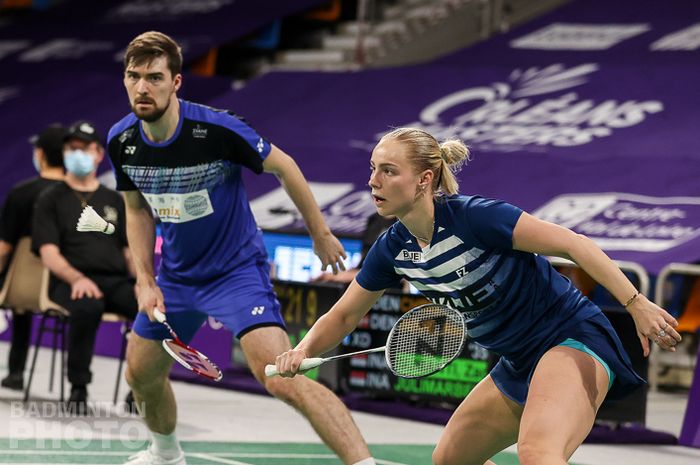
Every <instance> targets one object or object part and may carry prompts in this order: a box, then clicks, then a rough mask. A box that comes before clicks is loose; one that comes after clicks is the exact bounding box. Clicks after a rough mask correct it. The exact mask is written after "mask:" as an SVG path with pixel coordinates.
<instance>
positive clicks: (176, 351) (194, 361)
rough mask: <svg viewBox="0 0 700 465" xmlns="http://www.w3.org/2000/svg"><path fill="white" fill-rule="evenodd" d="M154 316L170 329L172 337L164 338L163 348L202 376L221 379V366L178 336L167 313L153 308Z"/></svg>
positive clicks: (180, 362)
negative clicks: (167, 317)
mask: <svg viewBox="0 0 700 465" xmlns="http://www.w3.org/2000/svg"><path fill="white" fill-rule="evenodd" d="M153 316H154V317H155V319H156V321H158V323H162V324H163V326H165V327H166V328H167V329H168V332H169V333H170V335H171V336H172V339H163V349H165V351H166V352H167V353H168V354H170V356H171V357H172V358H174V359H175V361H176V362H178V363H179V364H180V365H182V366H183V367H185V368H187V369H188V370H190V371H193V372H195V373H197V374H198V375H200V376H203V377H205V378H208V379H211V380H213V381H221V378H223V374H222V373H221V370H219V367H217V366H216V364H214V362H212V361H211V360H209V358H207V356H206V355H204V354H203V353H201V352H200V351H198V350H197V349H193V348H192V347H190V346H188V345H187V344H185V343H184V342H182V341H181V340H180V338H179V337H177V334H175V331H173V328H172V327H171V326H170V324H169V323H168V321H167V320H166V319H165V314H164V313H163V312H161V311H160V310H158V309H155V310H153Z"/></svg>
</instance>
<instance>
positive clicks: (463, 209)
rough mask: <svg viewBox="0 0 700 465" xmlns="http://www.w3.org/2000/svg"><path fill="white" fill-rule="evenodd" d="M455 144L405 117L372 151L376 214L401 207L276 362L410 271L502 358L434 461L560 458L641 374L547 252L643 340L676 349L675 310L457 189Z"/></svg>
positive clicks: (325, 343)
mask: <svg viewBox="0 0 700 465" xmlns="http://www.w3.org/2000/svg"><path fill="white" fill-rule="evenodd" d="M468 158H469V151H468V149H467V147H466V146H465V145H464V144H463V143H462V142H460V141H456V140H452V141H447V142H444V143H443V144H439V143H438V141H437V140H435V138H434V137H433V136H432V135H430V134H429V133H427V132H424V131H422V130H419V129H413V128H400V129H396V130H393V131H392V132H390V133H388V134H387V135H385V136H384V137H383V138H382V139H381V140H380V142H379V144H378V145H377V146H376V147H375V149H374V151H373V152H372V157H371V161H370V168H371V175H370V179H369V186H370V187H371V189H372V196H373V198H374V203H375V206H376V208H377V211H378V213H379V214H380V215H383V216H389V215H394V216H396V217H397V218H398V220H399V221H398V222H396V223H395V224H394V225H393V226H392V227H390V228H389V229H388V230H387V231H386V232H385V233H384V234H383V235H382V236H380V238H379V239H378V240H377V242H376V243H375V244H374V246H373V247H372V249H371V250H370V251H369V253H368V255H367V257H366V259H365V262H364V265H363V266H362V269H361V270H360V272H359V273H358V275H357V276H356V278H355V280H354V281H353V282H352V283H351V285H350V287H349V288H348V290H347V291H346V292H345V294H344V295H343V296H342V297H341V298H340V300H339V301H338V302H337V303H336V304H335V305H334V306H333V308H332V309H331V310H330V312H329V313H327V314H326V315H324V316H323V317H322V318H320V319H319V320H318V321H317V322H316V324H315V325H314V326H313V328H312V329H311V330H310V331H309V333H308V334H307V335H306V337H305V338H304V339H303V340H302V341H301V342H300V343H299V345H297V347H296V348H295V349H293V350H290V351H288V352H285V353H284V354H282V355H280V356H279V357H277V360H276V365H277V370H278V371H279V372H280V373H281V374H282V375H283V376H294V375H295V374H296V373H297V372H298V371H299V368H298V367H299V364H300V363H301V361H302V360H303V359H304V358H306V357H313V356H316V355H318V354H321V353H324V352H326V351H328V350H330V349H331V348H333V347H334V346H336V345H337V344H338V343H339V342H340V341H341V340H342V338H343V337H344V336H345V335H346V334H348V333H349V332H350V331H352V330H353V329H354V328H355V327H356V325H357V323H358V322H359V320H360V319H361V318H362V316H363V315H364V314H365V313H367V312H368V311H369V309H370V308H371V306H372V304H373V303H374V302H375V301H376V300H377V299H378V298H379V296H381V294H382V292H383V291H384V289H387V288H390V287H395V286H396V285H397V283H398V281H399V280H400V279H406V280H408V281H409V282H411V283H412V284H413V285H414V286H415V287H416V288H418V289H419V290H420V291H421V292H422V293H423V294H424V295H425V296H426V297H427V298H428V299H430V300H431V301H433V302H435V303H439V304H445V305H449V306H451V307H453V308H455V309H458V310H460V311H462V312H463V313H464V315H465V318H466V320H467V325H468V328H469V335H470V337H471V338H472V339H473V340H475V341H476V342H477V343H479V344H480V345H482V346H483V347H485V348H487V349H489V350H491V351H493V352H496V353H498V354H500V355H501V358H500V360H499V362H498V363H497V365H496V366H495V367H494V368H493V370H492V371H491V373H490V374H489V375H488V376H487V377H486V378H484V379H483V380H482V381H481V382H480V383H479V384H478V385H477V386H476V387H475V388H474V389H473V390H472V391H471V393H470V394H469V395H468V396H467V397H466V399H464V401H463V402H462V404H461V405H460V406H459V407H458V408H457V410H456V411H455V413H454V414H453V415H452V418H451V419H450V421H449V423H448V424H447V427H446V428H445V430H444V432H443V434H442V436H441V438H440V440H439V442H438V444H437V447H436V448H435V451H434V452H433V462H434V463H435V464H438V465H444V464H450V465H453V464H460V465H483V464H492V463H493V462H491V461H490V458H491V457H492V456H493V455H494V454H496V453H497V452H499V451H501V450H502V449H504V448H506V447H507V446H510V445H511V444H514V443H516V442H517V443H518V455H519V458H520V463H521V464H523V465H549V464H564V463H566V461H567V460H568V459H569V457H570V456H571V455H572V454H573V452H574V450H576V448H577V447H578V446H579V445H580V444H581V442H582V441H583V439H584V438H585V437H586V435H587V434H588V433H589V431H590V429H591V427H592V425H593V421H594V419H595V416H596V412H597V410H598V408H599V407H600V405H601V403H602V402H603V399H604V398H605V397H606V395H609V396H610V397H620V396H622V395H624V394H626V393H627V392H629V391H630V390H632V389H634V388H636V387H637V386H638V385H640V384H642V383H643V380H642V379H641V378H640V377H639V376H638V375H637V374H636V373H635V372H634V371H633V369H632V367H631V364H630V360H629V357H628V356H627V354H626V353H625V351H624V349H623V348H622V345H621V343H620V340H619V338H618V337H617V335H616V334H615V331H614V330H613V328H612V327H611V325H610V323H609V322H608V320H607V318H606V317H605V316H604V315H603V313H602V312H601V310H600V309H599V308H598V307H596V306H595V305H594V304H593V303H592V302H590V301H589V300H588V299H587V298H585V297H584V296H583V295H582V294H581V293H580V292H579V291H578V290H577V289H576V288H575V287H573V286H572V284H571V283H570V282H569V281H568V280H567V279H566V278H564V277H562V276H561V275H560V274H559V273H557V272H556V271H555V270H554V269H553V268H552V267H551V266H550V264H549V262H548V261H547V260H546V259H544V258H543V257H542V256H543V255H551V256H558V257H564V258H567V259H570V260H573V261H574V262H575V263H577V264H578V265H579V266H580V267H581V268H582V269H583V270H584V271H586V272H587V273H588V274H589V275H591V276H592V277H593V278H594V279H595V280H596V281H598V282H599V283H601V284H602V285H603V286H605V287H606V288H607V289H608V290H609V291H610V292H611V293H612V295H613V296H614V297H615V298H616V299H618V300H619V301H620V303H621V304H622V305H623V306H624V307H625V308H626V309H627V310H628V311H629V313H630V314H631V316H632V318H633V319H634V323H635V325H636V329H637V334H638V336H639V339H640V341H641V344H642V348H643V350H644V355H645V356H646V355H648V354H649V339H652V340H653V341H654V342H655V343H657V344H658V345H659V346H660V347H661V348H663V349H666V350H670V351H675V345H676V344H677V343H678V341H680V339H681V338H680V336H679V334H678V333H677V332H676V330H675V329H674V327H675V326H677V322H676V320H675V319H674V318H673V317H672V316H671V315H670V314H668V313H667V312H666V311H665V310H663V309H662V308H660V307H658V306H656V305H655V304H654V303H652V302H651V301H649V300H648V299H647V298H646V297H645V296H644V295H642V294H640V293H639V292H638V291H637V290H636V289H635V288H634V286H633V284H632V283H631V282H630V281H629V280H628V279H627V278H626V277H625V275H624V274H623V273H622V272H621V271H620V270H619V268H617V266H615V264H614V263H613V262H612V261H611V260H610V259H609V258H608V257H607V256H606V255H605V253H603V251H602V250H600V248H598V247H597V246H596V245H595V243H594V242H593V241H592V240H590V239H588V238H587V237H585V236H583V235H580V234H576V233H574V232H572V231H571V230H569V229H566V228H563V227H561V226H558V225H555V224H552V223H548V222H545V221H541V220H539V219H537V218H535V217H533V216H531V215H529V214H527V213H525V212H523V211H522V210H521V209H519V208H517V207H515V206H513V205H510V204H508V203H506V202H502V201H499V200H492V199H486V198H482V197H479V196H466V195H459V194H458V185H457V180H456V178H455V175H454V173H455V172H456V170H457V169H459V167H460V166H461V165H462V164H463V163H464V162H466V161H467V160H468Z"/></svg>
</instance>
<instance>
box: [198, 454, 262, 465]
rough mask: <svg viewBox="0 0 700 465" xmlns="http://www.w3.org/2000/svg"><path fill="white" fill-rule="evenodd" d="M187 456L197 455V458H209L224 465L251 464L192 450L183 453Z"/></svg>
mask: <svg viewBox="0 0 700 465" xmlns="http://www.w3.org/2000/svg"><path fill="white" fill-rule="evenodd" d="M185 455H186V456H188V457H197V458H199V459H204V460H209V461H210V462H217V463H224V464H226V465H252V464H250V463H247V462H239V461H237V460H231V459H222V458H221V457H214V456H213V455H209V454H203V453H200V452H194V453H192V454H185Z"/></svg>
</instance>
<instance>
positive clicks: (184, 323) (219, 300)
mask: <svg viewBox="0 0 700 465" xmlns="http://www.w3.org/2000/svg"><path fill="white" fill-rule="evenodd" d="M268 270H269V265H268V264H267V262H265V261H257V262H252V263H250V264H249V265H246V266H241V267H238V268H237V269H236V270H234V271H232V272H231V273H229V274H227V275H224V276H221V277H218V278H217V279H215V280H212V281H209V282H206V283H197V284H191V285H190V284H186V283H180V282H172V281H169V280H168V279H167V278H164V277H163V276H159V277H158V286H159V287H160V289H161V291H163V297H164V298H165V309H166V312H167V317H168V323H169V324H170V326H172V328H173V329H174V330H175V332H176V333H177V335H178V336H179V337H180V339H182V341H183V342H185V343H188V342H189V341H191V340H192V338H193V337H194V335H195V333H196V332H197V330H198V329H199V328H200V327H201V326H202V324H203V323H204V322H205V321H206V319H207V317H208V316H211V317H213V318H215V319H216V320H218V321H219V322H221V323H222V324H223V325H224V326H225V327H226V328H228V329H229V330H231V331H232V332H233V334H234V335H235V336H236V337H239V338H240V337H241V336H243V335H244V334H245V333H247V332H249V331H251V330H253V329H255V328H259V327H263V326H279V327H281V328H283V329H284V328H285V324H284V319H283V318H282V315H281V312H280V303H279V301H278V300H277V297H276V296H275V293H274V292H273V289H272V283H271V282H270V276H269V272H268ZM133 330H134V331H135V332H136V334H138V335H139V336H141V337H143V338H146V339H155V340H162V339H166V338H169V337H170V334H169V333H168V330H167V329H165V327H164V326H163V325H162V324H160V323H157V322H152V321H150V320H149V319H148V316H146V314H145V313H139V314H138V316H137V317H136V320H135V321H134V327H133Z"/></svg>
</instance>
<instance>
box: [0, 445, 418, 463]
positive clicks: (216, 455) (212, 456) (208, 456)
mask: <svg viewBox="0 0 700 465" xmlns="http://www.w3.org/2000/svg"><path fill="white" fill-rule="evenodd" d="M1 452H2V453H3V454H5V455H52V456H56V455H111V456H126V455H132V454H134V453H135V452H138V451H137V450H133V451H123V452H118V451H86V450H76V451H66V450H31V449H27V450H13V449H5V450H3V451H1ZM185 455H186V456H188V457H198V458H203V459H205V460H211V461H213V462H219V463H225V464H229V465H251V464H248V463H244V462H236V461H235V460H230V461H227V460H226V459H225V457H230V458H234V457H235V458H241V459H245V458H250V459H253V458H261V459H262V458H268V459H311V460H322V459H334V458H337V457H336V456H335V455H333V454H284V453H265V452H259V453H256V452H208V453H204V452H185ZM374 460H375V461H376V462H377V465H406V464H405V463H401V462H392V461H389V460H382V459H378V458H375V459H374ZM0 465H3V462H0ZM22 465H37V464H25V463H22ZM41 465H51V464H47V463H44V464H41ZM61 465H88V464H83V463H81V464H70V463H63V464H61Z"/></svg>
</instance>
